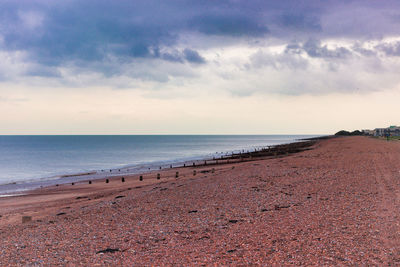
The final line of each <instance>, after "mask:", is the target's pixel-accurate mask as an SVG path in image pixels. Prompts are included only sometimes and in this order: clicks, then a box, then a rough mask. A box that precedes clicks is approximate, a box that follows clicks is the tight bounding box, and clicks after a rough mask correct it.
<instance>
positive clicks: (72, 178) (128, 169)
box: [0, 136, 324, 197]
mask: <svg viewBox="0 0 400 267" xmlns="http://www.w3.org/2000/svg"><path fill="white" fill-rule="evenodd" d="M320 138H324V136H317V137H310V138H305V139H294V140H292V142H289V143H282V144H276V145H269V146H259V148H260V147H261V149H259V150H257V148H253V149H254V150H251V149H250V150H247V149H240V150H233V151H231V152H221V153H218V152H215V154H214V155H215V156H214V157H212V156H211V155H208V156H206V155H204V156H201V157H194V158H191V159H187V160H170V161H163V162H153V163H150V162H149V163H142V164H140V165H125V166H121V167H119V168H111V169H98V170H89V171H82V172H78V173H69V174H60V175H56V176H54V177H49V178H38V179H34V180H29V181H26V182H25V181H21V182H10V183H7V184H2V185H0V197H4V195H18V194H26V193H27V192H30V191H32V190H36V189H39V188H44V187H49V186H54V185H57V184H58V185H61V184H70V183H85V182H87V181H88V180H99V179H106V178H110V177H118V176H124V175H125V176H132V175H140V174H146V173H150V172H153V171H158V170H165V169H170V166H173V168H180V167H185V166H189V165H192V164H196V165H200V166H201V165H202V163H203V162H209V165H212V164H213V161H216V165H218V164H223V162H224V161H228V163H229V160H231V161H232V160H233V161H234V160H235V159H237V158H238V157H241V156H243V157H244V159H245V161H246V158H247V157H250V159H251V157H260V152H265V151H267V150H272V151H275V148H279V147H282V146H283V147H285V146H287V145H289V146H291V145H292V144H295V143H302V142H308V141H314V140H319V139H320ZM278 150H279V149H278ZM235 151H236V153H235ZM242 151H243V153H242ZM267 154H268V153H267ZM264 156H268V155H264ZM269 156H273V154H269ZM247 160H249V159H247ZM231 163H232V162H231ZM7 188H9V189H7Z"/></svg>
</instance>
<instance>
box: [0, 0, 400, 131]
mask: <svg viewBox="0 0 400 267" xmlns="http://www.w3.org/2000/svg"><path fill="white" fill-rule="evenodd" d="M399 70H400V2H398V1H390V0H389V1H369V0H363V1H351V0H348V1H342V0H335V1H329V0H326V1H313V0H310V1H301V0H297V1H294V0H293V1H286V0H280V1H266V0H263V1H261V0H260V1H258V0H254V1H245V0H219V1H216V0H214V1H211V0H194V1H190V0H188V1H183V0H168V1H166V0H143V1H141V0H134V1H125V0H118V1H103V0H79V1H78V0H64V1H48V0H47V1H44V0H42V1H35V0H20V1H15V0H10V1H9V0H0V125H1V127H0V134H333V133H335V132H337V131H339V130H341V129H346V130H355V129H369V128H377V127H387V126H389V125H396V124H397V125H398V124H400V121H399V118H398V110H399V103H398V99H400V98H399V97H400V75H399Z"/></svg>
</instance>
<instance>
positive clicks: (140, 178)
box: [57, 168, 215, 186]
mask: <svg viewBox="0 0 400 267" xmlns="http://www.w3.org/2000/svg"><path fill="white" fill-rule="evenodd" d="M214 172H215V169H214V168H212V170H211V173H214ZM196 174H197V171H196V170H193V176H195V175H196ZM156 178H157V180H160V179H161V174H160V173H157V176H156ZM175 178H179V172H176V173H175ZM139 181H143V175H140V176H139ZM109 182H110V179H108V178H107V179H106V184H108V183H109ZM121 182H122V183H125V177H121ZM88 183H89V184H92V181H91V180H89V181H88ZM72 185H75V183H72ZM57 186H58V185H57Z"/></svg>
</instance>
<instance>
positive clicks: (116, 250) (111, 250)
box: [96, 248, 120, 254]
mask: <svg viewBox="0 0 400 267" xmlns="http://www.w3.org/2000/svg"><path fill="white" fill-rule="evenodd" d="M118 251H120V250H119V248H106V249H104V250H99V251H97V252H96V254H100V253H115V252H118Z"/></svg>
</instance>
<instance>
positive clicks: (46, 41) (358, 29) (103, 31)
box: [0, 0, 400, 77]
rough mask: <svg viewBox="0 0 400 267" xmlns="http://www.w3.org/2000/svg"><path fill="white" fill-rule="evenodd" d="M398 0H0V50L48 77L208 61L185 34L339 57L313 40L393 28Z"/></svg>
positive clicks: (394, 51) (392, 51)
mask: <svg viewBox="0 0 400 267" xmlns="http://www.w3.org/2000/svg"><path fill="white" fill-rule="evenodd" d="M399 6H400V4H398V2H395V1H385V2H379V3H377V2H375V1H341V0H338V1H329V0H328V1H317V0H311V1H288V0H282V1H261V0H254V1H240V0H220V1H211V0H202V1H201V0H191V1H183V0H169V1H163V0H137V1H128V0H119V1H105V0H96V1H95V0H85V1H78V0H66V1H50V0H47V1H46V0H42V1H28V0H25V1H24V0H21V1H14V0H13V1H10V0H3V1H2V3H1V8H0V50H1V51H24V52H26V55H27V57H26V60H27V61H28V62H32V63H34V64H35V66H36V65H37V66H36V67H35V70H30V71H27V72H26V74H29V75H39V76H40V75H43V76H46V77H47V76H54V77H56V76H57V75H58V72H52V71H49V69H46V67H52V66H53V67H58V66H79V67H82V66H87V67H88V68H92V70H93V71H97V72H102V73H104V74H105V75H106V76H107V75H114V74H115V73H116V71H115V69H117V70H118V69H122V67H121V66H122V65H123V64H129V63H130V62H134V61H137V60H142V59H159V60H164V61H168V62H175V63H177V64H187V63H190V64H193V63H196V64H204V65H206V63H207V61H206V59H205V58H204V56H203V55H202V53H201V49H202V48H203V49H207V48H208V47H209V44H208V43H207V41H203V42H204V43H195V42H193V43H191V42H185V43H183V44H182V43H179V40H180V39H179V38H180V37H181V36H182V35H186V34H187V33H192V34H200V35H204V36H206V37H207V38H220V39H218V41H216V42H213V45H216V46H220V47H224V46H225V45H226V43H225V39H224V38H229V42H230V44H231V43H232V42H235V41H242V40H246V41H247V40H249V39H254V40H259V39H267V38H275V39H278V40H280V42H281V43H284V44H287V43H290V40H293V39H297V40H298V41H299V42H301V43H302V44H301V45H300V44H299V45H298V47H295V45H288V46H287V51H288V53H289V52H290V53H302V52H305V53H307V54H308V55H309V56H310V57H315V58H325V59H329V58H332V59H334V58H344V57H347V56H349V54H350V52H349V50H348V49H346V48H344V47H337V48H334V49H332V48H331V49H329V48H328V47H327V46H324V45H321V43H320V42H319V41H316V40H323V39H326V38H336V37H339V38H349V37H350V38H352V37H354V38H360V37H363V38H364V39H368V38H373V37H374V38H375V36H382V35H385V34H393V33H397V34H398V33H399V30H398V29H399V27H398V20H397V19H396V18H397V17H398V14H397V13H394V11H393V10H396V8H397V7H399ZM354 14H356V15H354ZM353 15H354V16H353ZM371 17H374V18H375V19H374V20H372V19H371ZM207 38H206V39H203V40H207ZM232 40H234V41H232ZM380 49H381V51H383V52H384V53H385V54H386V55H387V56H397V55H398V54H399V52H398V50H399V49H398V47H397V46H396V47H391V46H390V45H386V46H383V47H380ZM359 51H360V53H362V52H368V51H363V50H362V48H359ZM104 62H112V63H113V64H115V66H117V65H118V67H117V68H115V69H113V68H110V67H106V68H104V67H101V66H105V65H106V66H110V64H111V63H110V64H108V65H107V64H100V63H104ZM97 63H99V64H97ZM40 66H44V67H43V70H40ZM96 66H99V67H96Z"/></svg>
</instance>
